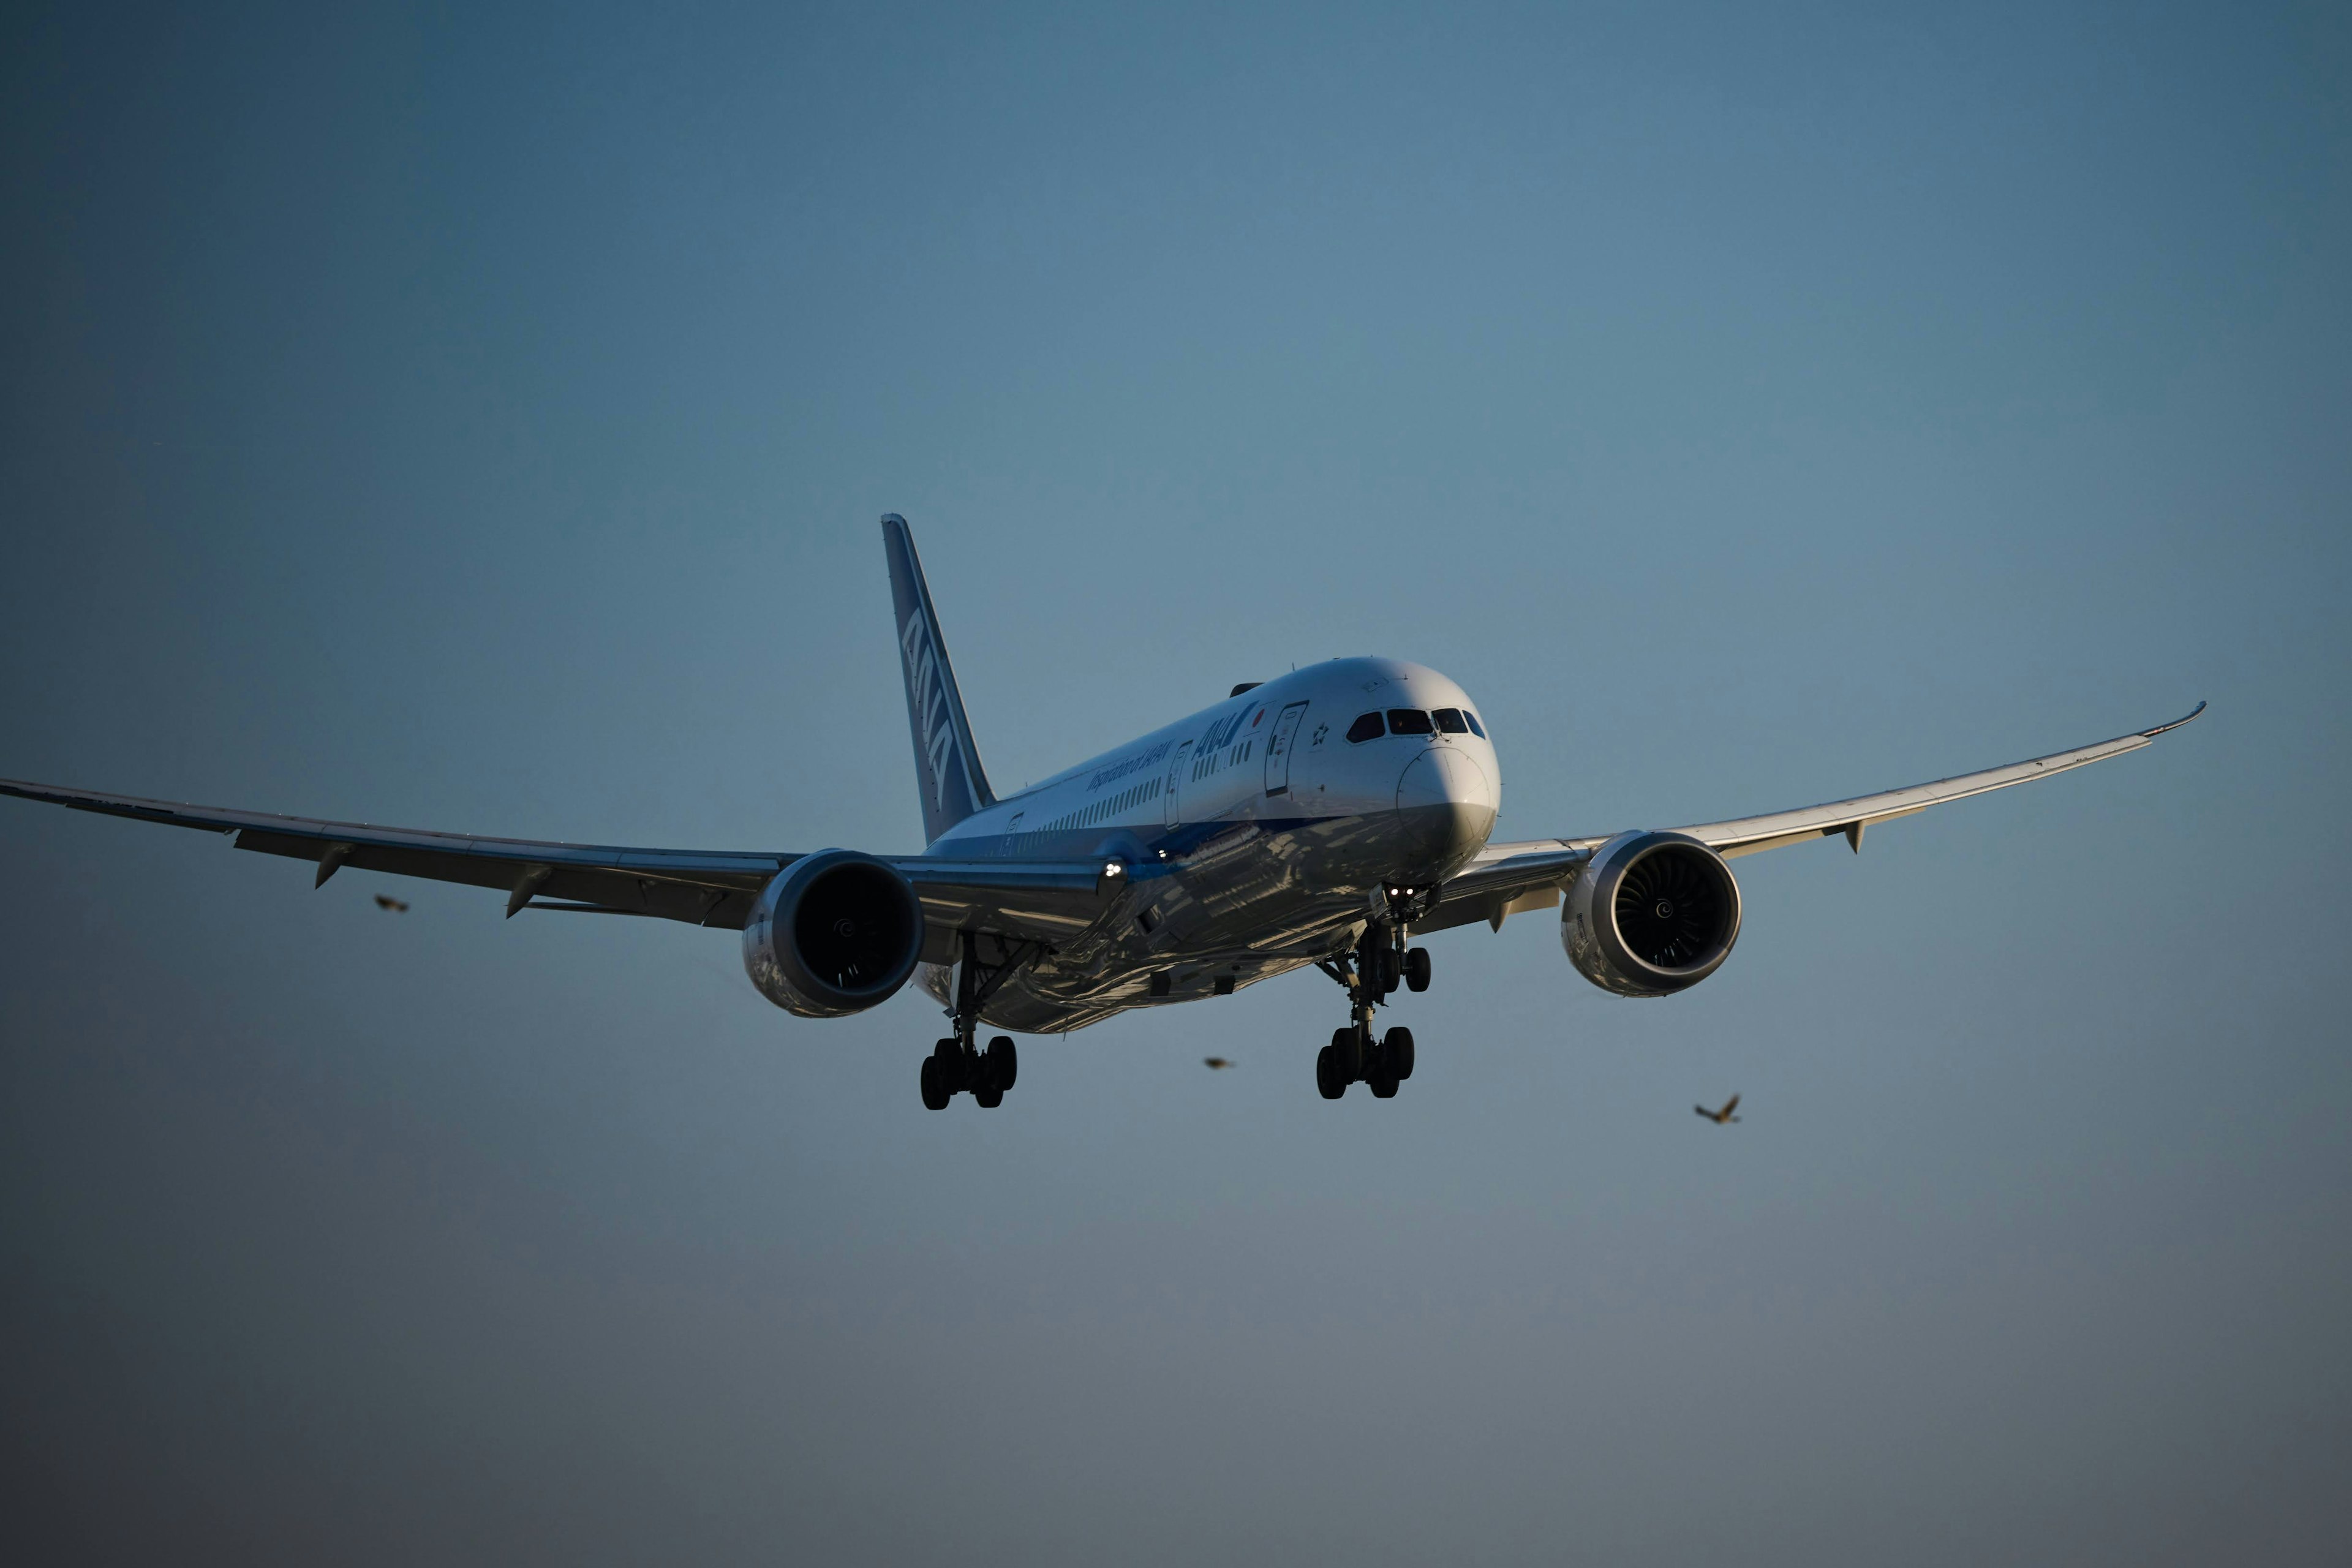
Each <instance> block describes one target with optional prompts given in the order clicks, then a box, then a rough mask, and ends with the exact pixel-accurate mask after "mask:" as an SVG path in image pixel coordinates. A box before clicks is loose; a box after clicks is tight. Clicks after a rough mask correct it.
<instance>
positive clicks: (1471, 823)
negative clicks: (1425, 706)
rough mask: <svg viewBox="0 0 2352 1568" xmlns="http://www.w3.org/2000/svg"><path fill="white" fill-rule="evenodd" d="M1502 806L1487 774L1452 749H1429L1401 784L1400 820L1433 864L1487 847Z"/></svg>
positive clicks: (1408, 768)
mask: <svg viewBox="0 0 2352 1568" xmlns="http://www.w3.org/2000/svg"><path fill="white" fill-rule="evenodd" d="M1500 804H1501V802H1500V801H1499V800H1498V799H1497V797H1496V790H1495V784H1494V781H1493V780H1491V779H1489V778H1488V777H1487V776H1486V770H1485V769H1483V768H1481V767H1479V765H1478V764H1477V763H1476V762H1475V761H1474V760H1473V759H1472V758H1471V757H1469V756H1468V755H1466V754H1465V753H1464V752H1462V751H1460V750H1459V749H1457V748H1455V747H1453V746H1432V747H1430V748H1429V749H1428V750H1427V751H1425V752H1422V753H1421V755H1419V756H1417V757H1415V758H1413V760H1412V762H1411V763H1407V764H1406V766H1405V770H1404V773H1403V776H1402V777H1401V778H1399V779H1398V780H1397V793H1396V808H1397V816H1399V817H1400V818H1401V819H1402V822H1403V824H1404V826H1405V828H1406V829H1407V831H1408V832H1409V833H1411V834H1412V837H1413V841H1414V843H1415V845H1416V846H1417V847H1419V849H1420V850H1421V852H1422V853H1423V854H1425V855H1427V856H1429V857H1430V858H1432V859H1436V860H1444V859H1455V858H1460V857H1462V856H1464V855H1467V854H1469V853H1471V852H1472V851H1474V850H1475V849H1476V848H1477V847H1479V846H1480V845H1483V844H1484V843H1486V836H1487V835H1488V834H1490V833H1492V832H1493V831H1494V830H1495V812H1496V807H1497V806H1498V805H1500Z"/></svg>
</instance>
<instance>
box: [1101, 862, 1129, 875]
mask: <svg viewBox="0 0 2352 1568" xmlns="http://www.w3.org/2000/svg"><path fill="white" fill-rule="evenodd" d="M1103 875H1104V876H1106V877H1124V876H1126V875H1127V865H1126V863H1125V862H1124V861H1120V860H1106V861H1104V862H1103Z"/></svg>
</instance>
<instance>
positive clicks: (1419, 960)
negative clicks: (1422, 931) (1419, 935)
mask: <svg viewBox="0 0 2352 1568" xmlns="http://www.w3.org/2000/svg"><path fill="white" fill-rule="evenodd" d="M1404 988H1405V989H1406V990H1408V991H1426V990H1428V989H1429V949H1427V948H1425V947H1416V948H1412V949H1411V950H1409V951H1408V952H1406V953H1405V955H1404Z"/></svg>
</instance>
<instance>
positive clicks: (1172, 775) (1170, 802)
mask: <svg viewBox="0 0 2352 1568" xmlns="http://www.w3.org/2000/svg"><path fill="white" fill-rule="evenodd" d="M1191 761H1192V742H1190V741H1187V742H1184V743H1183V744H1182V745H1181V746H1179V747H1177V748H1176V760H1175V761H1174V762H1172V763H1169V764H1168V787H1167V788H1166V789H1164V790H1162V791H1160V802H1161V804H1162V805H1163V806H1164V808H1165V809H1164V810H1163V811H1162V812H1161V814H1160V820H1161V821H1162V822H1164V823H1166V824H1167V825H1168V826H1171V827H1173V826H1176V825H1177V824H1178V823H1180V822H1181V821H1183V820H1184V818H1183V817H1182V816H1181V815H1180V813H1179V812H1178V810H1177V806H1176V799H1177V793H1178V791H1177V786H1178V785H1179V784H1182V783H1183V782H1184V765H1185V764H1186V763H1189V762H1191Z"/></svg>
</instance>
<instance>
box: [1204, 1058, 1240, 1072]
mask: <svg viewBox="0 0 2352 1568" xmlns="http://www.w3.org/2000/svg"><path fill="white" fill-rule="evenodd" d="M1201 1065H1202V1067H1204V1068H1208V1069H1209V1070H1210V1071H1211V1072H1214V1071H1216V1070H1217V1069H1218V1068H1229V1067H1231V1066H1233V1065H1234V1064H1233V1063H1231V1062H1229V1061H1227V1060H1225V1058H1223V1057H1202V1058H1201Z"/></svg>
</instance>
